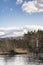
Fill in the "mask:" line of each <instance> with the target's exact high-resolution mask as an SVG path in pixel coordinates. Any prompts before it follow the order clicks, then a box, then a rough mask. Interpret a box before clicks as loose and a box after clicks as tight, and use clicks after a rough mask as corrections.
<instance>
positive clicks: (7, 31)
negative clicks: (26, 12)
mask: <svg viewBox="0 0 43 65" xmlns="http://www.w3.org/2000/svg"><path fill="white" fill-rule="evenodd" d="M38 29H40V30H43V26H35V25H32V26H31V25H26V26H24V27H11V28H0V38H3V37H18V36H23V35H24V33H27V32H28V31H34V30H36V31H37V30H38Z"/></svg>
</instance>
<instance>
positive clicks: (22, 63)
mask: <svg viewBox="0 0 43 65" xmlns="http://www.w3.org/2000/svg"><path fill="white" fill-rule="evenodd" d="M33 58H34V55H33V54H29V55H14V56H13V57H9V56H8V55H6V56H0V65H43V63H39V61H38V60H36V61H35V60H34V59H33Z"/></svg>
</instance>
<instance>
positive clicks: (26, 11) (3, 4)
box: [0, 0, 43, 27]
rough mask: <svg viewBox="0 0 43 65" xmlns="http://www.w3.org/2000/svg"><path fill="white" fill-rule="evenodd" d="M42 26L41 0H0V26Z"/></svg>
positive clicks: (42, 2) (42, 9)
mask: <svg viewBox="0 0 43 65" xmlns="http://www.w3.org/2000/svg"><path fill="white" fill-rule="evenodd" d="M25 25H40V26H43V0H0V27H15V26H25Z"/></svg>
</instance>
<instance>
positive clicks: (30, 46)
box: [0, 30, 43, 52]
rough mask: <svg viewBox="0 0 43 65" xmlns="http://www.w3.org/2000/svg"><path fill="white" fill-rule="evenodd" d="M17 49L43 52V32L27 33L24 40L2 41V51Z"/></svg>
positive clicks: (0, 41)
mask: <svg viewBox="0 0 43 65" xmlns="http://www.w3.org/2000/svg"><path fill="white" fill-rule="evenodd" d="M15 48H21V49H27V50H30V51H31V52H35V51H38V52H43V31H42V30H38V31H34V32H32V31H31V32H29V31H28V32H27V34H24V36H23V38H22V39H13V38H3V39H0V51H2V52H4V51H10V50H15Z"/></svg>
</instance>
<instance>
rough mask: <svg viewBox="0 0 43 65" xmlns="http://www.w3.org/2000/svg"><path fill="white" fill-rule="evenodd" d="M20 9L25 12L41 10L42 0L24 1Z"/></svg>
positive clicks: (42, 10)
mask: <svg viewBox="0 0 43 65" xmlns="http://www.w3.org/2000/svg"><path fill="white" fill-rule="evenodd" d="M22 10H23V11H25V12H27V13H34V12H43V0H33V1H28V2H24V3H23V5H22Z"/></svg>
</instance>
